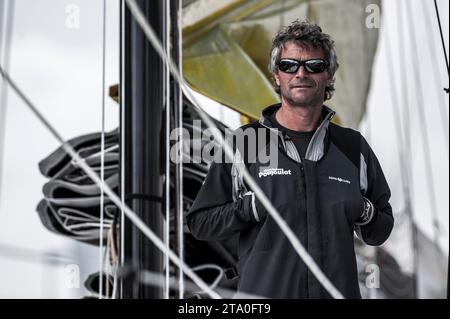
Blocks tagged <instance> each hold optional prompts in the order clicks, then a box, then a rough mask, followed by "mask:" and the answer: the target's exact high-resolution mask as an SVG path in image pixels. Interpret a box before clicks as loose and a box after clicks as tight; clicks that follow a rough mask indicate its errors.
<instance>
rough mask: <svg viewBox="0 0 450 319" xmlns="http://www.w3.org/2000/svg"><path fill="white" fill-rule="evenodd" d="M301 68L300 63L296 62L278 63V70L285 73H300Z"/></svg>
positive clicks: (282, 61) (284, 61)
mask: <svg viewBox="0 0 450 319" xmlns="http://www.w3.org/2000/svg"><path fill="white" fill-rule="evenodd" d="M299 66H300V63H298V62H296V61H289V60H281V61H280V62H279V63H278V68H279V69H280V71H283V72H285V73H295V72H297V71H298V68H299Z"/></svg>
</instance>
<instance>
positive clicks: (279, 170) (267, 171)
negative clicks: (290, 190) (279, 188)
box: [259, 168, 292, 178]
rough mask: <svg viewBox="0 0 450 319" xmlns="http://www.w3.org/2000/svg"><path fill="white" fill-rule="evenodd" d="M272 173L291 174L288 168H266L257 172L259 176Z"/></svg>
mask: <svg viewBox="0 0 450 319" xmlns="http://www.w3.org/2000/svg"><path fill="white" fill-rule="evenodd" d="M274 175H292V173H291V170H290V169H288V170H284V168H266V169H264V170H263V171H262V172H259V178H261V177H267V176H274Z"/></svg>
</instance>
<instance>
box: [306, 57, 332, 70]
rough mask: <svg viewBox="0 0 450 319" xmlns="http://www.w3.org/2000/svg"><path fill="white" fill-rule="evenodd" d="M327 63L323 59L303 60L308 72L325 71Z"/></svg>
mask: <svg viewBox="0 0 450 319" xmlns="http://www.w3.org/2000/svg"><path fill="white" fill-rule="evenodd" d="M326 68H327V64H326V62H325V61H323V60H309V61H306V62H305V69H306V71H308V72H310V73H320V72H323V71H325V69H326Z"/></svg>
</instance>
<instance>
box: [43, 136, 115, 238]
mask: <svg viewBox="0 0 450 319" xmlns="http://www.w3.org/2000/svg"><path fill="white" fill-rule="evenodd" d="M118 132H119V131H118V129H116V130H113V131H111V132H107V133H105V153H104V160H105V164H104V168H105V174H104V176H105V183H106V184H107V185H108V186H109V187H110V188H111V189H113V190H114V191H115V192H117V191H118V186H119V173H118V172H119V153H118V143H119V134H118ZM100 142H101V134H100V133H93V134H86V135H83V136H79V137H76V138H73V139H71V140H69V141H68V142H67V143H68V144H70V145H71V146H72V147H73V148H74V150H75V151H76V152H77V154H78V155H79V156H80V158H81V159H82V160H83V161H85V162H86V163H87V164H88V165H90V166H91V167H93V169H94V171H96V172H100V169H101V143H100ZM39 170H40V171H41V173H42V174H43V175H44V176H46V177H48V178H50V180H49V181H48V182H47V183H46V184H45V185H44V186H43V188H42V192H43V195H44V199H42V200H41V201H40V202H39V204H38V206H37V209H36V210H37V212H38V215H39V218H40V220H41V222H42V224H43V225H44V226H45V227H46V228H47V229H48V230H50V231H51V232H53V233H56V234H60V235H64V236H67V237H70V238H72V239H75V240H79V241H82V242H85V243H88V244H93V245H98V244H99V239H100V229H101V219H100V204H101V192H100V188H99V187H98V186H97V185H96V184H94V183H93V181H92V180H91V179H90V178H89V177H88V176H87V175H86V173H85V172H84V171H83V170H82V169H81V168H80V166H79V163H77V162H76V161H75V160H73V159H72V158H71V157H70V156H69V155H68V154H67V153H66V151H65V150H64V149H63V147H62V146H61V147H59V148H58V149H56V150H55V151H54V152H52V153H51V154H50V155H49V156H47V157H46V158H45V159H43V160H42V161H41V162H40V163H39ZM103 205H104V206H103V217H104V220H103V238H104V239H105V240H106V237H107V233H108V231H109V230H110V228H111V227H112V225H113V221H114V218H115V217H116V216H117V212H118V208H117V206H116V205H114V204H113V203H112V202H111V201H110V200H109V198H108V197H106V196H105V197H104V198H103Z"/></svg>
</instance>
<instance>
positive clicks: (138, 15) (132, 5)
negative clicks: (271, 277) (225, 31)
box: [125, 0, 344, 299]
mask: <svg viewBox="0 0 450 319" xmlns="http://www.w3.org/2000/svg"><path fill="white" fill-rule="evenodd" d="M125 1H126V4H127V5H128V8H129V9H130V12H131V14H132V15H133V17H134V19H135V20H136V22H137V23H138V25H139V26H140V27H141V28H142V30H143V32H144V34H145V35H146V37H147V39H148V40H149V41H150V42H151V44H152V45H153V47H154V49H155V51H156V52H157V53H158V54H159V56H160V57H161V59H162V60H163V61H164V62H165V63H168V64H169V65H170V71H171V73H172V75H173V76H174V78H175V79H176V80H177V81H178V83H179V84H180V86H181V88H182V90H183V93H184V94H185V95H186V97H187V98H188V99H189V100H191V102H192V103H193V105H194V107H195V109H196V110H197V112H198V114H199V116H200V117H201V118H202V120H204V121H205V123H206V124H207V126H208V127H211V128H214V127H216V125H215V124H214V122H213V121H212V120H211V119H210V118H209V116H208V114H206V112H205V111H203V109H202V108H201V107H200V106H199V103H198V102H197V99H196V98H195V96H194V95H193V94H192V93H191V92H190V89H189V86H188V85H187V84H186V82H185V80H184V79H183V78H182V76H181V75H180V73H179V72H178V70H177V68H176V66H175V65H174V64H173V63H172V61H171V60H170V59H168V57H167V54H166V53H165V51H164V48H163V47H162V45H161V43H160V42H159V40H158V37H157V36H156V35H155V33H154V31H153V29H152V27H151V26H150V24H149V23H148V22H147V20H146V17H145V16H144V15H143V13H142V11H141V10H140V8H139V6H138V5H137V3H136V2H135V1H134V0H125ZM212 131H213V132H212V133H213V135H214V138H215V139H216V140H217V141H219V143H220V144H221V145H223V147H224V151H225V154H226V156H227V157H228V158H229V159H232V158H233V155H234V154H233V150H232V148H231V147H230V145H229V143H228V142H225V141H224V139H223V137H222V135H221V134H220V133H218V130H212ZM239 170H240V173H241V174H242V175H243V177H244V180H245V181H246V182H247V184H248V186H249V187H250V188H251V189H252V190H253V191H254V193H255V195H256V197H257V198H258V199H259V200H260V201H261V203H262V205H263V206H264V207H265V208H266V209H267V212H268V213H269V214H270V215H271V216H272V217H273V219H274V220H275V222H276V223H277V224H278V226H279V227H280V229H281V230H282V232H283V233H284V234H285V235H286V237H287V238H288V240H289V242H290V243H291V244H292V246H293V247H294V249H295V251H296V252H297V254H298V255H299V256H300V258H301V259H302V260H303V262H304V263H305V264H306V266H307V267H308V269H309V270H310V271H311V272H312V273H313V274H314V276H315V277H316V279H317V280H318V281H319V282H320V284H321V285H322V286H323V287H324V288H325V290H327V291H328V293H329V294H330V295H331V296H332V297H333V298H337V299H342V298H344V297H343V295H342V294H341V293H340V292H339V291H338V290H337V289H336V287H335V286H334V285H333V284H332V283H331V281H330V280H329V279H328V278H327V277H326V275H325V274H324V273H323V272H322V270H321V269H320V268H319V267H318V266H317V264H316V262H315V261H314V259H313V258H312V257H311V256H310V255H309V253H308V252H307V251H306V249H305V248H304V247H303V245H302V243H301V242H300V240H299V239H298V238H297V236H296V235H295V234H294V233H293V231H292V230H291V229H290V227H289V226H288V225H287V223H286V222H285V221H284V219H283V218H282V217H281V216H280V214H279V213H278V211H277V210H276V209H275V207H274V206H273V204H272V203H271V202H270V200H269V199H268V198H267V196H266V195H265V194H264V192H263V191H262V190H261V188H260V187H259V185H258V184H257V183H256V182H255V180H254V179H253V177H252V176H251V175H250V174H249V172H248V171H247V169H246V168H244V167H240V166H239Z"/></svg>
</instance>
